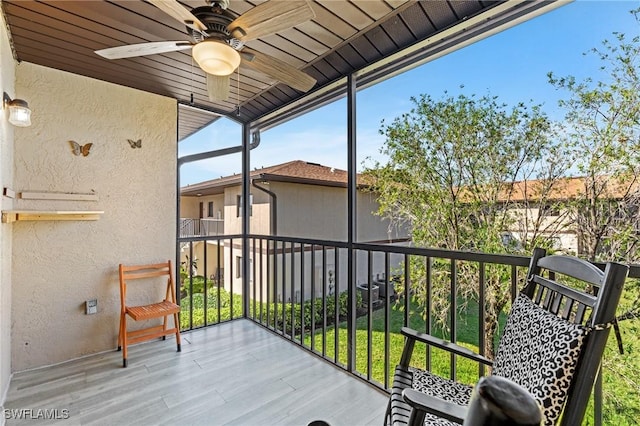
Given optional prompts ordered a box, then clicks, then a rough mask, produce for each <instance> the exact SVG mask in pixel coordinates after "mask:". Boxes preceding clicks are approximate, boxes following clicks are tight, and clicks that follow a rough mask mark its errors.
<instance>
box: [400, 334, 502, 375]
mask: <svg viewBox="0 0 640 426" xmlns="http://www.w3.org/2000/svg"><path fill="white" fill-rule="evenodd" d="M400 332H401V333H402V334H403V335H405V336H406V337H407V338H409V339H413V340H416V341H418V342H422V343H426V344H428V345H431V346H435V347H436V348H440V349H444V350H445V351H448V352H453V353H454V354H456V355H460V356H462V357H465V358H468V359H471V360H474V361H477V362H480V363H482V364H485V365H489V366H491V365H493V361H492V360H490V359H489V358H486V357H484V356H482V355H479V354H477V353H475V352H473V351H472V350H469V349H467V348H465V347H462V346H460V345H456V344H455V343H453V342H449V341H446V340H442V339H439V338H437V337H434V336H432V335H430V334H426V333H420V332H418V331H416V330H414V329H412V328H409V327H402V330H401V331H400Z"/></svg>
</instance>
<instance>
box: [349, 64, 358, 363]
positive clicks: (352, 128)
mask: <svg viewBox="0 0 640 426" xmlns="http://www.w3.org/2000/svg"><path fill="white" fill-rule="evenodd" d="M356 164H357V158H356V77H355V76H354V75H353V74H349V75H348V76H347V193H348V194H347V220H348V224H347V234H348V235H347V245H348V249H347V277H348V278H347V289H348V293H347V294H348V300H349V309H348V315H347V370H348V371H355V368H356V366H355V363H356V348H355V344H356V330H355V328H356V294H355V292H356V289H355V286H356V281H357V271H356V259H355V252H354V249H353V244H354V242H356V241H357V235H356V234H357V229H358V228H357V223H358V222H357V209H356V198H357V193H356V190H357V174H356Z"/></svg>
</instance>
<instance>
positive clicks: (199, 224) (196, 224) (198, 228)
mask: <svg viewBox="0 0 640 426" xmlns="http://www.w3.org/2000/svg"><path fill="white" fill-rule="evenodd" d="M223 234H224V219H204V218H203V219H191V218H180V235H179V237H180V238H188V237H198V236H210V235H223Z"/></svg>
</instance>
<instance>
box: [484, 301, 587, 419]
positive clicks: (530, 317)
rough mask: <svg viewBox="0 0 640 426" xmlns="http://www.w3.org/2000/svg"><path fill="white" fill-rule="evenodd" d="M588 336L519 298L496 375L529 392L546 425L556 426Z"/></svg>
mask: <svg viewBox="0 0 640 426" xmlns="http://www.w3.org/2000/svg"><path fill="white" fill-rule="evenodd" d="M588 332H589V331H588V329H587V328H586V327H583V326H581V325H579V324H572V323H570V322H568V321H566V320H564V319H562V318H559V317H557V316H555V315H553V314H551V313H550V312H548V311H546V310H544V309H542V308H540V307H539V306H536V305H535V304H534V303H533V302H532V301H531V300H530V299H529V298H528V297H527V296H525V295H523V294H519V295H518V297H517V299H516V301H515V302H514V303H513V307H512V308H511V314H510V315H509V319H508V320H507V325H506V326H505V329H504V334H503V336H502V338H501V339H500V345H499V346H498V351H497V353H496V357H495V361H494V364H493V373H492V374H494V375H497V376H502V377H506V378H508V379H510V380H511V381H514V382H516V383H517V384H519V385H520V386H522V387H524V388H525V389H527V390H528V391H529V392H530V393H531V394H532V395H533V397H534V398H535V399H536V400H537V401H538V402H539V403H540V406H541V407H542V409H543V414H544V417H545V425H553V424H555V422H556V420H557V419H558V417H559V416H560V414H561V413H562V409H563V407H564V403H565V400H566V397H567V391H568V390H569V385H570V384H571V380H572V378H573V374H574V372H575V368H576V364H577V362H578V358H579V357H580V351H581V350H582V347H583V345H584V342H585V337H586V336H587V334H588Z"/></svg>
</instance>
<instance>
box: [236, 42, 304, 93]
mask: <svg viewBox="0 0 640 426" xmlns="http://www.w3.org/2000/svg"><path fill="white" fill-rule="evenodd" d="M240 57H241V58H242V64H243V65H246V66H248V67H250V68H253V69H255V70H256V71H260V72H261V73H264V74H266V75H268V76H270V77H273V78H275V79H276V80H278V81H280V82H282V83H284V84H286V85H287V86H290V87H292V88H294V89H296V90H300V91H301V92H308V91H309V90H311V88H312V87H313V86H314V85H315V84H316V79H315V78H313V77H311V76H310V75H309V74H307V73H305V72H303V71H300V70H299V69H297V68H295V67H293V66H291V65H289V64H287V63H286V62H283V61H281V60H279V59H276V58H274V57H272V56H269V55H265V54H264V53H260V52H256V51H255V50H252V49H249V48H246V47H245V48H244V49H242V52H240Z"/></svg>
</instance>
